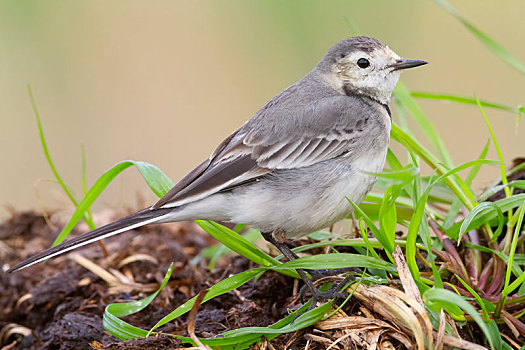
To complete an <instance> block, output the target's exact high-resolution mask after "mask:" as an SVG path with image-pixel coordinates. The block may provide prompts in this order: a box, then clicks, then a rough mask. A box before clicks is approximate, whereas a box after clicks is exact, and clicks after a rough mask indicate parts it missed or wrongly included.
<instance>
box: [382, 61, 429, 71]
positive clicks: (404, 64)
mask: <svg viewBox="0 0 525 350" xmlns="http://www.w3.org/2000/svg"><path fill="white" fill-rule="evenodd" d="M427 63H428V62H426V61H421V60H407V59H405V58H401V59H399V60H397V61H396V63H393V64H391V65H389V66H388V68H392V70H393V71H394V70H400V69H407V68H414V67H418V66H422V65H424V64H427Z"/></svg>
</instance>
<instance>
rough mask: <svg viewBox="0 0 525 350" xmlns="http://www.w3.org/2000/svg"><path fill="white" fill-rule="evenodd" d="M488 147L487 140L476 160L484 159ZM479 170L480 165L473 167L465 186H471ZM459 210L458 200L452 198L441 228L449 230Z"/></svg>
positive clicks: (488, 142) (459, 203)
mask: <svg viewBox="0 0 525 350" xmlns="http://www.w3.org/2000/svg"><path fill="white" fill-rule="evenodd" d="M489 145H490V140H487V143H486V144H485V147H483V150H482V151H481V154H480V155H479V157H478V160H482V159H485V158H486V157H487V153H488V151H489ZM480 169H481V164H478V165H475V166H473V167H472V169H470V172H469V174H468V175H467V178H466V179H465V183H466V184H467V186H469V187H470V186H472V181H474V178H475V177H476V175H477V174H478V172H479V170H480ZM460 209H461V201H460V200H459V198H454V201H453V202H452V205H451V206H450V209H449V211H448V213H447V216H446V218H445V221H444V222H443V227H444V228H445V229H447V228H449V227H450V226H452V224H454V220H455V219H456V217H457V215H458V213H459V210H460Z"/></svg>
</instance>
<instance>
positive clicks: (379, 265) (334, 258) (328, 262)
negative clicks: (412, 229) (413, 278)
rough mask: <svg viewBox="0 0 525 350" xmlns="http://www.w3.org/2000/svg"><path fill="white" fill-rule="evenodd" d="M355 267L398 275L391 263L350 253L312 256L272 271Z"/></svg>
mask: <svg viewBox="0 0 525 350" xmlns="http://www.w3.org/2000/svg"><path fill="white" fill-rule="evenodd" d="M354 266H356V267H367V268H376V269H381V270H385V271H387V272H389V273H395V274H397V270H396V268H395V266H394V265H393V264H391V263H389V262H386V261H384V260H381V259H377V258H374V257H372V256H365V255H360V254H350V253H330V254H317V255H310V256H305V257H302V258H299V259H295V260H292V261H287V262H285V263H282V264H280V265H277V266H272V267H270V269H272V270H274V271H280V270H283V269H305V270H328V269H340V268H345V267H354Z"/></svg>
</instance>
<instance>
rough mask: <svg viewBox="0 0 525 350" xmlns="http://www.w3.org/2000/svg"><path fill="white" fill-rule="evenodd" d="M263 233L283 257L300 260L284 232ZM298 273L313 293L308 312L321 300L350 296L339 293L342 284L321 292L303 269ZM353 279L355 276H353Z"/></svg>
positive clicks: (302, 290)
mask: <svg viewBox="0 0 525 350" xmlns="http://www.w3.org/2000/svg"><path fill="white" fill-rule="evenodd" d="M261 233H262V236H263V237H264V239H265V240H267V241H268V242H270V243H271V244H273V245H274V246H276V247H277V249H279V251H280V252H281V253H283V255H284V256H285V257H286V258H287V259H288V260H290V261H291V260H295V259H298V258H299V257H298V256H297V254H295V253H294V252H293V251H292V250H291V249H290V247H288V246H287V245H286V243H284V235H283V234H282V232H278V231H275V232H273V233H271V232H261ZM275 237H279V238H282V240H281V239H279V240H277V239H275ZM296 271H297V273H298V274H299V276H301V278H302V280H303V281H304V284H305V287H306V288H308V289H309V290H310V292H311V293H312V304H311V305H310V307H309V308H308V310H311V309H313V308H314V307H315V305H316V304H317V301H321V300H328V299H334V298H343V299H344V298H346V297H347V296H348V295H347V294H345V293H340V292H339V289H340V288H341V287H342V286H341V283H336V284H335V285H334V286H332V287H331V288H330V289H329V290H328V291H326V292H321V291H320V290H319V289H317V287H315V285H314V283H313V281H312V279H310V278H309V277H308V275H307V274H306V272H304V270H303V269H296ZM316 272H317V273H320V274H321V272H320V271H316ZM351 277H353V276H351ZM347 279H348V277H347V278H345V281H346V282H345V281H343V282H345V283H344V284H346V283H347V282H348V281H347ZM302 294H304V287H303V289H301V295H302Z"/></svg>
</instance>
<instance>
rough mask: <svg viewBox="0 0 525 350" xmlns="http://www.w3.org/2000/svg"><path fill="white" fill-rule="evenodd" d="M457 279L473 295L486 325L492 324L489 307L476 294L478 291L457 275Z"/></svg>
mask: <svg viewBox="0 0 525 350" xmlns="http://www.w3.org/2000/svg"><path fill="white" fill-rule="evenodd" d="M456 278H457V279H458V280H459V281H460V282H461V284H462V285H463V287H465V289H467V290H468V291H469V293H470V294H472V296H473V297H474V299H476V302H477V303H478V305H479V307H480V308H481V314H482V315H483V321H485V322H486V323H488V322H490V317H489V312H488V311H487V306H486V305H485V301H483V299H482V298H481V297H480V296H479V294H478V293H476V291H475V290H474V289H473V288H472V287H471V286H469V285H468V283H466V282H465V281H463V280H462V279H461V277H459V276H458V275H456Z"/></svg>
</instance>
